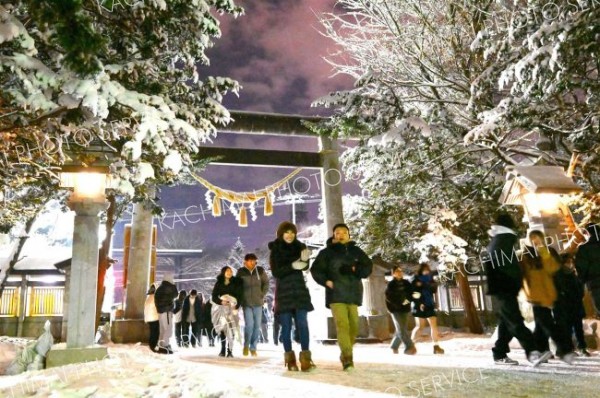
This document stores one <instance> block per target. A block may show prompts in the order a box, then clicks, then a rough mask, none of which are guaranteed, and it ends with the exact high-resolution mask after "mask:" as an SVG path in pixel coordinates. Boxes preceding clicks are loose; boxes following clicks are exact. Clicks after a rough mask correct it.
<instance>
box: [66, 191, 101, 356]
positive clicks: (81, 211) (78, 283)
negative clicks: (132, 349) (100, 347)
mask: <svg viewBox="0 0 600 398" xmlns="http://www.w3.org/2000/svg"><path fill="white" fill-rule="evenodd" d="M68 205H69V208H71V210H73V211H75V227H74V230H73V257H72V260H71V283H70V286H69V289H70V291H69V307H68V311H69V313H68V324H67V348H84V347H87V346H90V345H93V344H94V336H95V334H96V330H95V324H96V322H95V320H96V291H97V286H98V244H99V234H98V228H99V226H100V218H99V217H98V215H99V214H100V212H101V211H103V210H104V209H106V206H107V204H106V203H104V202H88V201H70V202H69V203H68Z"/></svg>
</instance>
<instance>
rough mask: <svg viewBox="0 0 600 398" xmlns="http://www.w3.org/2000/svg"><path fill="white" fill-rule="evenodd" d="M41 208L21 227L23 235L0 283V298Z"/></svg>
mask: <svg viewBox="0 0 600 398" xmlns="http://www.w3.org/2000/svg"><path fill="white" fill-rule="evenodd" d="M43 208H44V206H40V208H39V210H38V211H37V212H36V213H35V215H34V216H33V217H31V218H30V219H29V220H27V221H26V222H25V225H24V226H23V234H22V235H21V236H20V237H19V240H18V242H16V243H15V247H14V249H13V254H12V256H11V258H10V261H9V263H8V267H7V268H6V270H5V272H4V277H3V278H2V280H1V281H0V297H2V292H3V291H4V286H5V285H6V281H7V280H8V276H9V275H10V273H11V271H12V270H13V269H14V268H15V265H16V264H17V263H18V262H19V261H20V260H21V259H20V258H19V256H20V255H21V250H23V246H25V242H26V241H27V238H29V232H31V227H32V226H33V223H34V222H35V220H36V218H37V216H38V214H40V211H41V210H42V209H43Z"/></svg>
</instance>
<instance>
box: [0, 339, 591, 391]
mask: <svg viewBox="0 0 600 398" xmlns="http://www.w3.org/2000/svg"><path fill="white" fill-rule="evenodd" d="M447 337H448V336H446V337H445V339H444V341H443V343H442V346H443V348H444V349H445V350H446V354H445V355H443V356H439V355H433V353H432V345H431V343H417V349H418V350H419V352H418V353H417V355H415V356H407V355H403V354H399V355H394V354H392V353H391V350H390V349H389V348H388V346H387V345H385V344H373V345H357V346H356V349H355V363H356V369H355V370H354V371H353V372H350V373H346V372H342V371H341V366H340V364H339V362H338V361H337V357H338V355H339V352H338V349H337V347H336V346H326V345H319V344H313V346H312V349H313V357H314V361H315V363H316V364H317V366H318V368H317V369H316V370H315V371H313V372H310V373H302V372H287V371H286V370H285V368H284V367H283V353H282V347H281V346H279V347H275V346H273V345H261V346H259V356H258V357H256V358H253V357H242V356H241V348H240V347H239V346H238V347H236V348H235V349H234V355H236V357H235V358H220V357H218V356H217V352H218V348H217V347H210V348H209V347H203V348H197V349H181V350H180V351H179V352H177V353H176V354H174V355H169V356H166V355H158V354H153V353H151V352H149V350H148V349H147V347H145V346H138V345H112V346H110V347H109V353H110V355H111V358H108V359H105V360H103V361H98V362H94V363H88V364H80V365H69V366H65V367H62V368H55V369H47V370H44V371H37V372H30V373H28V374H24V375H18V376H3V377H0V396H1V397H10V398H13V397H15V398H16V397H24V396H29V397H31V396H33V397H205V396H206V397H278V398H284V397H285V398H287V397H303V398H319V397H338V396H341V397H357V398H358V397H383V396H388V397H392V396H395V397H409V396H412V397H461V398H462V397H464V396H467V395H469V394H476V396H477V397H478V398H480V397H483V398H485V397H577V398H579V397H590V398H591V397H598V396H600V393H598V391H599V390H600V387H599V386H600V355H599V353H598V352H597V351H595V352H593V355H594V356H593V357H592V358H578V359H577V360H576V362H575V364H574V365H573V366H569V365H567V364H563V363H562V362H560V361H558V360H551V361H550V363H549V364H547V365H542V366H541V367H540V368H536V369H533V368H531V367H529V366H527V365H526V361H525V357H524V354H523V351H522V350H519V349H515V350H514V351H513V353H511V357H513V358H514V359H516V360H518V361H519V362H521V364H520V365H519V366H498V365H494V364H493V363H492V361H491V353H490V351H489V348H490V347H491V344H492V341H491V340H490V338H489V337H487V338H481V337H474V336H468V335H460V334H453V336H452V337H453V338H452V339H446V338H447ZM385 392H387V394H384V393H385Z"/></svg>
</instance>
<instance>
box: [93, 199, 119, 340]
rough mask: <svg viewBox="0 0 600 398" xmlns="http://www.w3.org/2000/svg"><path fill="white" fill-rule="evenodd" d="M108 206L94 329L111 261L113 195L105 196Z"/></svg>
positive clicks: (99, 260) (100, 310)
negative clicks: (109, 255)
mask: <svg viewBox="0 0 600 398" xmlns="http://www.w3.org/2000/svg"><path fill="white" fill-rule="evenodd" d="M107 199H108V202H109V206H108V209H107V210H106V226H105V229H106V237H105V238H104V240H103V241H102V246H100V252H99V253H98V292H97V296H96V297H97V299H96V330H98V326H100V316H101V314H102V303H103V302H104V294H105V292H106V288H105V286H104V277H105V276H106V271H108V269H109V268H110V267H111V265H112V262H111V259H110V258H109V257H108V253H109V252H110V244H111V241H112V235H113V228H114V225H115V222H116V220H115V217H116V200H115V197H114V195H109V196H108V197H107Z"/></svg>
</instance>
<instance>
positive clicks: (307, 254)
mask: <svg viewBox="0 0 600 398" xmlns="http://www.w3.org/2000/svg"><path fill="white" fill-rule="evenodd" d="M309 258H310V249H304V250H302V252H300V260H302V261H304V262H307V261H308V259H309Z"/></svg>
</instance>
